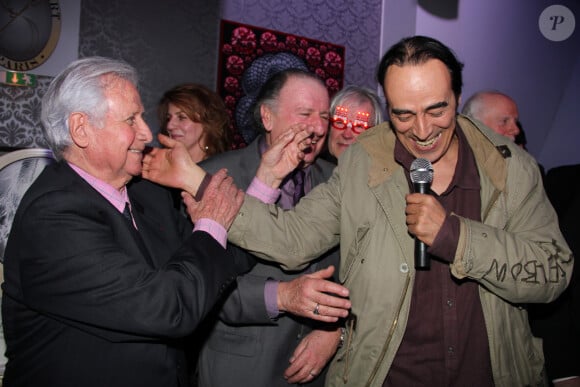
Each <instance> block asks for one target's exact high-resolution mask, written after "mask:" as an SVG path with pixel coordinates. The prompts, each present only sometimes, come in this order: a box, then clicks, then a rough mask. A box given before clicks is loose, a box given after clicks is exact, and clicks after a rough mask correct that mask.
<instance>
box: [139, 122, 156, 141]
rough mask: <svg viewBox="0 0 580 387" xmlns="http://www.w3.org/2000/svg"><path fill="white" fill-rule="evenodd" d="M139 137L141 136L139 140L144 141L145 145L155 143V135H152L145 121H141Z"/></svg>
mask: <svg viewBox="0 0 580 387" xmlns="http://www.w3.org/2000/svg"><path fill="white" fill-rule="evenodd" d="M137 135H138V136H139V139H140V140H142V141H143V142H144V143H145V144H148V143H150V142H151V141H153V133H151V129H150V128H149V125H147V123H146V122H145V121H144V120H143V119H141V122H140V124H139V126H138V128H137Z"/></svg>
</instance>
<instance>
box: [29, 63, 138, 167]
mask: <svg viewBox="0 0 580 387" xmlns="http://www.w3.org/2000/svg"><path fill="white" fill-rule="evenodd" d="M105 75H113V76H114V77H116V78H121V79H125V80H127V81H129V82H131V83H133V84H134V85H135V87H137V84H138V80H139V79H138V76H137V71H136V70H135V68H134V67H132V66H131V65H129V64H128V63H126V62H124V61H121V60H117V59H110V58H103V57H98V56H95V57H88V58H83V59H79V60H77V61H74V62H72V63H71V64H69V65H68V66H67V68H66V69H64V70H63V71H62V72H61V73H60V74H59V75H57V76H56V78H54V79H53V80H52V82H51V83H50V85H49V86H48V89H47V91H46V93H45V94H44V97H43V98H42V109H41V113H40V118H41V121H42V125H43V130H44V136H45V138H46V141H47V143H48V145H49V147H50V149H51V150H52V152H53V154H54V157H55V158H56V159H57V160H60V159H61V158H62V157H63V153H64V152H65V150H66V149H67V148H68V147H69V146H70V145H71V143H72V140H71V137H70V133H69V117H70V115H71V114H72V113H74V112H81V113H85V114H87V116H88V117H89V120H91V123H92V124H94V125H96V126H98V127H100V126H101V125H102V123H103V120H104V118H105V115H106V114H107V111H108V105H107V104H106V101H105V92H104V91H105V89H106V88H107V86H108V84H109V83H108V82H105V79H104V76H105Z"/></svg>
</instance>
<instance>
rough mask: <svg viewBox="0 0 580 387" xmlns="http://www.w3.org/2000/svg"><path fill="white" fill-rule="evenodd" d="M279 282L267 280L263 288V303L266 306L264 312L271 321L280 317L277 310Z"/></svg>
mask: <svg viewBox="0 0 580 387" xmlns="http://www.w3.org/2000/svg"><path fill="white" fill-rule="evenodd" d="M279 283H280V281H277V280H273V279H268V280H266V285H265V286H264V303H265V304H266V312H267V313H268V317H270V318H271V319H274V318H277V317H278V316H279V315H280V310H279V309H278V284H279Z"/></svg>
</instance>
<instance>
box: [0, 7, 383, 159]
mask: <svg viewBox="0 0 580 387" xmlns="http://www.w3.org/2000/svg"><path fill="white" fill-rule="evenodd" d="M381 4H382V1H381V0H358V1H350V0H289V1H278V0H222V1H216V2H213V1H212V2H209V1H204V0H188V1H185V0H166V1H163V2H151V1H138V0H131V1H119V0H82V8H81V20H80V39H79V57H86V56H92V55H102V56H110V57H115V58H121V59H124V60H126V61H128V62H129V63H131V64H132V65H134V66H135V67H136V68H137V70H138V71H139V74H140V76H141V84H140V91H141V95H142V98H143V103H144V105H145V109H146V114H145V119H146V121H147V123H148V124H149V125H150V127H151V129H152V130H153V132H157V128H158V120H157V117H156V105H157V101H158V99H159V98H160V97H161V95H162V93H163V92H164V91H165V90H166V89H168V88H170V87H172V86H174V85H176V84H178V83H183V82H198V83H201V84H204V85H206V86H208V87H210V88H211V89H214V90H215V89H216V83H217V68H218V41H219V27H220V19H228V20H232V21H235V22H239V23H244V24H251V25H254V26H258V27H263V28H267V29H272V30H277V31H282V32H285V33H288V34H295V35H299V36H306V37H308V38H310V39H316V40H320V41H325V42H332V43H334V44H337V45H341V46H344V48H345V54H344V79H343V82H344V84H345V85H348V84H357V85H362V86H367V87H370V88H373V89H375V88H376V86H377V82H376V81H375V79H374V73H375V68H376V65H377V63H378V60H379V56H378V55H377V52H378V50H379V46H380V25H381ZM49 82H50V79H49V78H43V77H39V78H38V85H37V87H36V88H33V89H31V88H15V87H12V86H4V85H1V86H0V148H4V147H18V148H20V147H44V146H45V143H44V140H43V138H42V133H41V130H40V120H39V116H40V99H41V97H42V95H43V92H44V90H45V89H46V87H47V85H48V83H49Z"/></svg>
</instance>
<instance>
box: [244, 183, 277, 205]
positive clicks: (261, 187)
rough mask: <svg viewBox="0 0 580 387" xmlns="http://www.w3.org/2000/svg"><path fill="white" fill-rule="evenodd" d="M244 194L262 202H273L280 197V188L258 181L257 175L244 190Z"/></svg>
mask: <svg viewBox="0 0 580 387" xmlns="http://www.w3.org/2000/svg"><path fill="white" fill-rule="evenodd" d="M246 194H248V195H250V196H253V197H255V198H256V199H258V200H259V201H261V202H262V203H266V204H273V203H276V200H278V197H280V188H272V187H270V186H269V185H267V184H265V183H263V182H262V181H260V179H258V178H257V177H254V179H253V180H252V183H251V184H250V186H249V187H248V189H247V190H246Z"/></svg>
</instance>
